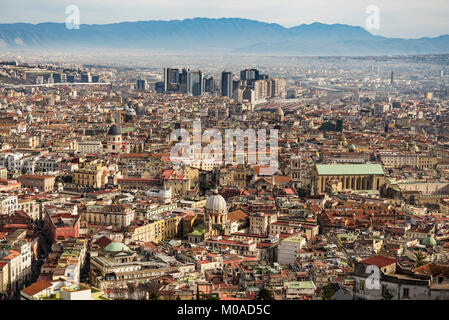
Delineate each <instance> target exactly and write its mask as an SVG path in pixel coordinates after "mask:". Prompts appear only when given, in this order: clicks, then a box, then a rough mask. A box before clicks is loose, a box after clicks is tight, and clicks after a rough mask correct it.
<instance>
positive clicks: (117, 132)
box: [103, 124, 131, 153]
mask: <svg viewBox="0 0 449 320" xmlns="http://www.w3.org/2000/svg"><path fill="white" fill-rule="evenodd" d="M130 149H131V148H130V145H129V143H128V142H124V141H123V139H122V130H121V129H120V127H119V126H117V125H115V124H114V125H112V126H111V127H110V128H109V130H108V133H107V135H106V141H103V152H104V153H129V152H130Z"/></svg>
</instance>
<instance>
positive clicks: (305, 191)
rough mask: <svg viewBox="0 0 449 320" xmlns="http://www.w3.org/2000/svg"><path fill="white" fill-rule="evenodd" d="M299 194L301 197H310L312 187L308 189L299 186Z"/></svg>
mask: <svg viewBox="0 0 449 320" xmlns="http://www.w3.org/2000/svg"><path fill="white" fill-rule="evenodd" d="M297 191H298V196H299V197H300V198H305V197H309V196H310V189H306V188H298V189H297Z"/></svg>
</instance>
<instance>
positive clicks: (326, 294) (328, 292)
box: [321, 282, 335, 300]
mask: <svg viewBox="0 0 449 320" xmlns="http://www.w3.org/2000/svg"><path fill="white" fill-rule="evenodd" d="M334 294H335V292H334V289H333V288H332V284H331V283H330V282H328V283H327V285H326V286H325V287H324V288H323V292H322V294H321V298H322V299H323V300H332V297H333V296H334Z"/></svg>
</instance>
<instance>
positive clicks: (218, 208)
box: [206, 194, 227, 212]
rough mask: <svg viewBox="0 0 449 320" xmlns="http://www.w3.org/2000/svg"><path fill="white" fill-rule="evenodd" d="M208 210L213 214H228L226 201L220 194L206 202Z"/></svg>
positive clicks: (212, 196)
mask: <svg viewBox="0 0 449 320" xmlns="http://www.w3.org/2000/svg"><path fill="white" fill-rule="evenodd" d="M206 210H210V211H213V212H226V210H227V206H226V200H225V199H224V198H223V197H222V196H221V195H219V194H214V195H211V196H210V197H209V198H207V201H206Z"/></svg>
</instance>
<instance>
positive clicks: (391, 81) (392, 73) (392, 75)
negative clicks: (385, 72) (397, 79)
mask: <svg viewBox="0 0 449 320" xmlns="http://www.w3.org/2000/svg"><path fill="white" fill-rule="evenodd" d="M390 84H394V72H393V71H391V79H390Z"/></svg>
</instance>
